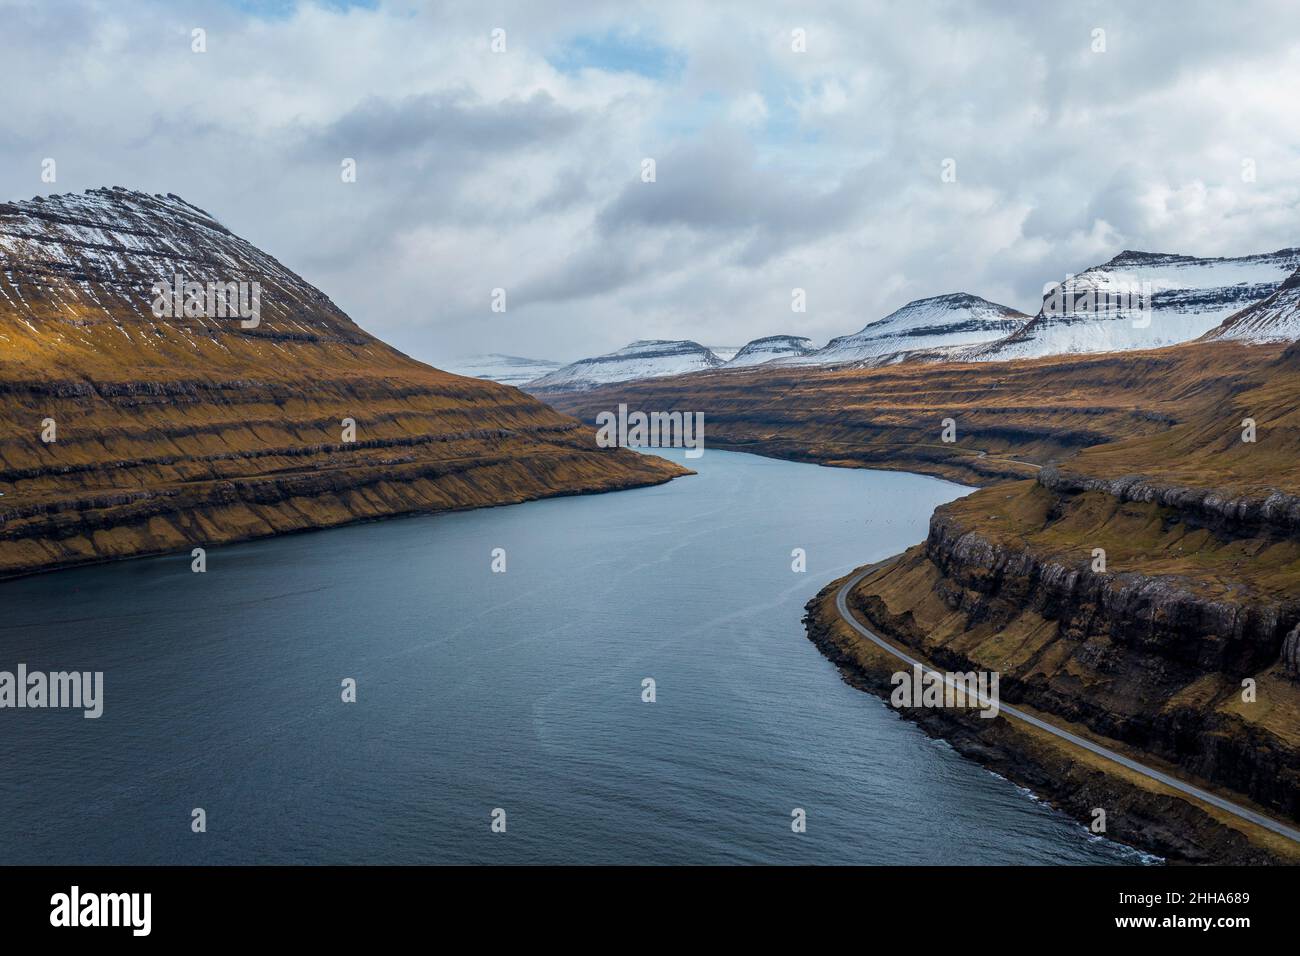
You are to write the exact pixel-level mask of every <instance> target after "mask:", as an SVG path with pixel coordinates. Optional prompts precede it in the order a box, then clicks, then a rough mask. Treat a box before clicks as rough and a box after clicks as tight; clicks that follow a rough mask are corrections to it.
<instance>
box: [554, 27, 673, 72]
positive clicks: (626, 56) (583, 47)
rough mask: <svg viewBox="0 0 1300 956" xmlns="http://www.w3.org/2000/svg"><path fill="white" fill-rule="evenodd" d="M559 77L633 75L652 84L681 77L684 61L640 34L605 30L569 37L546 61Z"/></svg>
mask: <svg viewBox="0 0 1300 956" xmlns="http://www.w3.org/2000/svg"><path fill="white" fill-rule="evenodd" d="M546 59H547V62H548V63H550V64H551V66H553V67H555V69H557V70H559V71H560V72H561V73H569V74H573V73H579V72H581V71H582V70H602V71H604V72H606V73H636V74H638V75H639V76H644V77H647V78H649V79H652V80H672V79H675V78H676V77H678V76H680V75H681V72H682V67H683V66H684V65H685V57H684V56H682V54H681V53H680V52H678V51H677V50H674V49H673V48H672V47H669V46H665V45H664V44H662V43H659V42H658V41H656V40H655V39H653V38H652V37H651V36H650V35H649V34H647V33H645V32H643V31H640V30H608V31H606V32H604V33H584V34H579V35H577V36H573V37H570V38H569V39H568V40H566V41H564V43H562V44H561V45H560V46H559V48H558V49H557V50H555V52H553V53H552V54H551V55H550V56H548V57H547V58H546Z"/></svg>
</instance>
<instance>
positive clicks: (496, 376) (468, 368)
mask: <svg viewBox="0 0 1300 956" xmlns="http://www.w3.org/2000/svg"><path fill="white" fill-rule="evenodd" d="M443 367H444V368H445V369H446V370H447V371H448V372H453V373H455V374H456V375H464V376H466V377H467V378H486V379H488V380H489V381H493V382H500V383H501V384H502V385H523V384H524V383H525V382H531V381H532V380H533V379H535V378H540V377H541V376H543V375H548V374H550V373H551V372H554V371H555V370H556V369H558V368H560V363H559V362H552V361H550V360H549V359H534V358H520V357H519V356H518V355H501V354H498V353H495V352H494V353H492V354H489V355H474V356H471V357H469V358H464V359H460V360H458V361H455V362H452V363H450V364H448V365H445V366H443Z"/></svg>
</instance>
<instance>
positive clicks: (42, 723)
mask: <svg viewBox="0 0 1300 956" xmlns="http://www.w3.org/2000/svg"><path fill="white" fill-rule="evenodd" d="M667 454H668V455H669V456H670V457H677V456H679V455H680V452H669V453H667ZM688 464H689V465H690V466H691V467H693V468H695V469H697V470H698V472H699V474H698V475H697V476H694V477H690V478H684V479H680V480H677V481H673V482H671V483H670V484H667V485H663V486H660V487H656V488H646V489H640V490H635V491H628V492H621V493H618V494H608V495H595V496H583V497H573V498H559V499H553V500H549V501H540V502H534V503H530V504H524V505H516V506H512V507H506V508H492V509H485V510H481V511H473V512H464V513H460V514H449V515H441V516H429V517H414V518H404V519H397V520H392V521H384V522H377V523H373V524H365V525H357V526H353V527H348V528H342V529H337V530H332V531H324V532H316V533H311V534H303V535H294V536H290V537H284V538H278V539H272V540H265V541H259V542H253V543H249V544H244V545H237V546H232V547H225V548H213V549H210V550H209V551H208V570H207V573H205V574H194V573H191V571H190V558H189V555H188V553H186V554H183V555H176V556H168V557H162V558H153V559H146V560H140V561H131V562H124V563H118V564H112V565H105V566H100V567H94V568H86V569H81V570H74V571H65V572H59V573H56V574H50V575H44V576H39V577H33V578H27V579H21V580H18V581H12V582H9V583H6V584H3V585H0V607H2V608H3V615H2V623H0V670H13V669H14V668H15V667H16V665H17V663H18V662H20V661H22V662H25V663H26V664H27V665H28V667H29V669H32V670H64V669H77V670H98V671H103V672H104V682H105V690H104V714H103V716H102V717H101V718H100V719H98V720H86V719H83V718H82V716H81V714H80V712H79V711H63V710H43V711H37V710H21V711H20V710H2V711H0V767H2V768H3V772H2V773H0V863H65V864H80V863H298V862H307V863H472V862H501V863H507V862H508V863H541V862H560V863H614V862H618V863H724V862H742V863H757V862H771V863H1120V862H1135V861H1136V860H1137V859H1138V856H1137V854H1135V853H1134V852H1133V851H1131V850H1128V849H1126V848H1123V847H1120V846H1117V845H1115V844H1112V843H1108V842H1106V841H1102V840H1099V839H1096V838H1094V837H1092V836H1091V835H1090V834H1088V833H1087V831H1086V830H1085V829H1084V828H1082V827H1080V826H1078V825H1077V824H1075V823H1073V822H1072V821H1070V820H1068V819H1067V818H1065V817H1064V816H1062V815H1060V814H1058V813H1056V812H1055V811H1053V810H1051V809H1050V808H1048V807H1046V806H1045V805H1043V804H1041V803H1038V802H1036V801H1035V800H1033V799H1032V798H1031V797H1030V796H1029V795H1028V794H1026V793H1025V792H1024V791H1022V790H1020V789H1018V788H1017V787H1015V786H1013V785H1011V784H1010V783H1008V782H1007V781H1005V780H1003V779H1001V778H999V777H996V776H994V775H993V774H991V773H989V772H987V771H985V770H983V769H981V768H980V767H979V766H977V765H976V764H974V763H971V762H969V761H967V760H965V759H963V758H962V757H960V756H958V755H957V754H956V753H954V752H953V751H952V750H951V749H950V748H948V747H947V746H946V745H945V744H943V743H941V742H936V741H933V740H931V739H929V738H928V737H926V736H925V735H924V734H923V733H921V731H920V730H918V729H917V728H916V727H915V726H913V725H912V724H909V723H907V722H905V721H902V720H900V719H899V718H898V717H897V716H896V715H895V714H894V713H893V712H892V711H891V710H890V709H889V708H888V707H887V706H886V705H884V704H883V703H882V702H881V701H879V700H877V699H876V698H874V697H872V696H870V695H868V694H864V693H862V692H861V691H857V690H854V689H852V688H850V687H848V686H847V685H845V684H844V683H843V682H842V681H841V680H840V678H839V676H838V674H837V673H836V670H835V668H834V667H832V666H831V665H830V664H829V663H828V662H827V661H826V660H825V659H824V658H823V657H822V656H821V655H820V654H819V653H818V651H817V650H816V649H815V648H814V647H813V645H812V644H811V643H809V642H808V640H807V638H806V637H805V636H804V630H803V627H802V625H801V624H800V617H801V615H802V612H803V605H804V603H805V602H806V601H807V600H808V598H809V597H811V596H812V595H813V594H814V593H816V592H817V591H818V590H819V589H820V588H821V587H822V586H823V585H824V584H825V583H826V582H828V581H829V580H830V579H832V578H834V577H836V576H838V575H841V574H843V573H844V572H846V571H848V570H849V569H851V568H853V567H855V566H857V565H860V564H863V563H865V562H869V561H873V560H876V559H879V558H881V557H884V556H886V555H889V554H893V553H896V552H898V551H900V550H902V549H903V548H904V547H906V546H908V545H911V544H913V543H915V542H916V541H918V540H920V539H921V538H922V537H923V536H924V534H925V529H926V524H927V520H928V518H929V515H930V512H931V511H932V510H933V508H934V507H935V506H936V505H938V504H940V503H942V502H945V501H948V500H951V499H952V498H955V497H958V496H960V495H961V494H964V493H965V492H966V490H967V489H963V488H961V487H959V486H957V485H953V484H950V483H947V482H943V481H938V480H935V479H931V478H924V477H918V476H915V475H906V474H898V473H889V472H871V471H861V470H841V469H832V468H820V467H816V466H812V465H804V464H794V463H789V462H780V461H774V460H770V459H765V458H758V457H752V456H747V455H739V454H730V453H727V452H721V451H708V452H707V453H706V454H705V455H704V456H703V457H702V458H700V459H698V460H696V461H691V462H688ZM494 548H504V549H505V551H506V561H507V565H506V567H507V570H506V572H505V573H493V572H492V570H491V552H492V549H494ZM793 548H803V549H805V550H806V552H807V568H808V569H807V572H806V573H803V574H798V573H794V572H793V571H792V570H791V560H792V559H791V550H792V549H793ZM347 677H351V678H355V679H356V681H357V685H358V700H357V702H356V703H354V704H345V703H343V702H342V701H341V687H340V682H341V681H342V679H343V678H347ZM646 677H651V678H653V679H654V680H655V682H656V694H657V700H656V701H655V702H654V703H644V702H643V701H642V700H641V687H642V679H643V678H646ZM196 807H202V808H203V809H204V810H205V811H206V815H207V832H206V833H193V832H191V826H190V822H191V811H192V809H193V808H196ZM796 807H799V808H803V809H804V810H805V811H806V813H807V832H806V833H803V834H795V833H793V832H792V831H791V827H790V823H791V811H792V810H793V809H794V808H796ZM494 808H501V809H503V810H504V811H505V820H506V832H505V833H493V832H491V829H490V826H489V824H490V822H491V813H492V811H493V810H494Z"/></svg>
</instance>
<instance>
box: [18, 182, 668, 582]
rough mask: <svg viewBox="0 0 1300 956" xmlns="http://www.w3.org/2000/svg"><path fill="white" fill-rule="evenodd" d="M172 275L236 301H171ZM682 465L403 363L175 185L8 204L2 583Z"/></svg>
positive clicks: (649, 479)
mask: <svg viewBox="0 0 1300 956" xmlns="http://www.w3.org/2000/svg"><path fill="white" fill-rule="evenodd" d="M178 274H179V275H182V276H183V277H184V280H185V281H186V282H193V283H198V284H199V285H198V287H199V288H200V289H202V288H207V287H209V285H211V286H212V287H214V288H216V289H217V290H218V294H219V295H225V296H228V298H229V300H230V301H231V304H232V308H231V309H224V310H213V309H212V308H211V305H212V299H210V298H205V297H203V296H196V297H194V298H193V303H194V305H195V306H196V308H195V310H194V311H195V312H197V313H199V314H189V315H187V314H186V311H187V310H186V309H185V308H184V304H185V302H186V301H189V299H187V298H186V297H182V301H181V303H180V304H181V305H182V308H181V309H180V310H179V312H178V311H176V310H174V309H173V310H172V311H171V314H165V313H166V311H167V310H166V309H161V308H159V305H160V303H159V301H158V300H159V295H158V290H157V289H156V288H155V285H154V284H155V283H158V282H167V283H172V282H174V277H175V276H176V275H178ZM241 284H242V285H241ZM254 284H256V298H257V313H258V314H257V317H256V321H253V320H252V319H248V318H244V317H242V315H241V313H240V310H239V309H238V308H237V306H238V304H239V303H240V302H241V301H242V302H243V303H244V304H246V305H251V304H252V299H253V291H254ZM241 296H242V300H241ZM200 300H203V301H200ZM162 304H163V305H166V304H168V303H167V302H163V303H162ZM245 311H251V310H245ZM159 313H163V314H159ZM680 473H682V472H681V470H680V469H678V468H676V467H675V466H672V465H670V464H669V463H667V462H664V461H662V460H659V459H653V458H649V457H646V456H641V455H637V454H635V453H633V452H628V451H625V450H618V449H614V450H602V449H598V448H596V447H595V444H594V439H593V437H592V435H591V432H590V430H588V429H584V428H582V427H580V426H579V424H578V423H577V422H575V421H574V420H572V419H570V418H568V417H567V416H565V415H562V414H559V413H557V412H555V411H553V410H552V409H550V408H548V407H547V406H545V405H542V404H541V403H539V402H537V401H535V400H533V399H531V398H529V397H528V396H526V395H524V394H523V393H521V392H519V391H518V390H517V389H513V388H508V387H505V386H501V385H497V384H494V383H491V382H485V381H476V380H472V379H465V378H460V377H458V376H454V375H449V374H447V373H444V372H440V371H438V370H436V369H433V368H430V367H428V366H426V365H423V364H421V363H419V362H416V361H414V360H413V359H410V358H409V357H407V356H405V355H403V354H401V353H400V352H398V351H396V350H395V349H392V348H391V347H389V346H387V345H385V344H384V343H383V342H381V341H379V340H378V339H376V338H374V337H373V336H371V335H369V334H367V333H366V332H365V331H363V330H362V329H360V328H359V327H358V326H357V325H356V324H355V323H354V322H353V321H352V320H351V319H350V318H348V316H346V315H345V314H344V313H343V312H342V311H341V310H339V309H338V307H337V306H335V305H334V303H332V302H331V301H330V300H329V298H328V297H327V296H326V295H325V294H324V293H322V292H321V291H320V290H318V289H316V288H314V287H313V286H311V285H310V284H309V283H307V282H306V281H304V280H303V279H302V278H301V277H299V276H297V275H295V274H294V273H293V272H291V271H290V270H288V269H287V268H285V267H284V266H283V265H281V264H280V263H279V262H277V261H276V260H275V259H274V258H272V257H271V256H269V255H267V254H266V253H264V252H262V251H261V250H259V249H257V248H255V247H254V246H252V245H251V244H250V243H248V242H246V241H244V240H242V239H240V238H239V237H237V236H235V235H234V234H232V233H231V232H230V231H229V230H228V229H226V228H225V227H224V226H222V225H221V224H220V223H218V222H217V221H216V220H215V219H213V218H212V217H211V216H210V215H208V214H207V213H205V212H203V211H202V210H201V209H198V208H196V207H194V206H192V205H190V204H188V203H186V202H184V201H183V200H181V199H179V198H177V197H174V196H148V195H144V194H142V193H135V192H130V191H126V190H121V189H102V190H91V191H90V192H88V193H85V194H83V195H69V196H58V197H46V198H44V199H36V200H32V201H30V202H22V203H6V204H0V495H2V497H0V575H12V574H17V573H25V572H30V571H36V570H45V569H50V568H54V567H61V566H66V565H70V564H77V563H82V562H86V561H95V560H105V559H109V558H116V557H129V556H133V555H138V554H147V553H156V552H161V551H168V550H176V549H188V548H190V547H193V546H202V545H211V544H216V543H220V542H225V541H233V540H240V539H244V538H250V537H257V536H260V535H267V534H274V533H279V532H284V531H293V530H302V529H306V528H315V527H324V526H329V525H335V524H340V523H344V522H348V521H353V520H357V519H360V518H371V517H381V516H386V515H392V514H398V513H402V512H410V511H432V510H443V509H451V508H466V507H474V506H478V505H487V504H500V503H505V502H514V501H522V500H526V499H528V498H535V497H541V496H545V495H555V494H573V493H582V492H589V491H600V490H609V489H614V488H622V487H631V486H634V485H640V484H647V483H654V482H659V481H665V480H668V479H669V478H671V477H673V476H675V475H677V474H680Z"/></svg>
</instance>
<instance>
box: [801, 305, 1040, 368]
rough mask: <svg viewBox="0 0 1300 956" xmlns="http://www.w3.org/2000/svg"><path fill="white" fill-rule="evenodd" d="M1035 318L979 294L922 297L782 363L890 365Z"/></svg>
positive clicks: (993, 335) (999, 333)
mask: <svg viewBox="0 0 1300 956" xmlns="http://www.w3.org/2000/svg"><path fill="white" fill-rule="evenodd" d="M1028 321H1029V316H1027V315H1025V314H1024V313H1023V312H1017V311H1016V310H1015V309H1013V308H1011V307H1009V306H1005V305H999V304H998V303H996V302H990V301H988V300H987V299H982V298H980V297H979V296H977V295H971V294H969V293H966V292H954V293H950V294H948V295H936V296H931V297H930V298H928V299H916V300H915V301H913V302H909V303H907V305H905V306H903V307H902V308H901V309H898V310H897V311H895V312H891V313H890V314H889V315H887V316H885V317H884V318H883V319H878V320H876V321H875V322H872V323H870V324H869V325H868V326H867V327H866V328H864V329H862V331H860V332H855V333H854V334H852V335H841V336H840V337H838V338H834V339H831V340H830V342H829V343H827V345H826V347H825V348H823V349H819V350H817V351H816V352H812V353H809V354H807V355H802V356H794V357H790V358H784V359H780V360H779V362H778V364H781V365H846V364H853V365H886V364H889V363H890V362H896V361H900V360H901V359H903V358H905V357H906V356H907V355H908V354H909V353H913V352H930V351H933V350H944V349H951V348H954V347H957V346H969V345H974V344H979V343H984V342H994V341H997V340H998V339H1001V338H1004V337H1006V336H1007V335H1008V334H1009V333H1011V332H1014V331H1015V330H1016V329H1019V328H1021V327H1022V326H1023V325H1024V324H1025V323H1026V322H1028Z"/></svg>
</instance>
